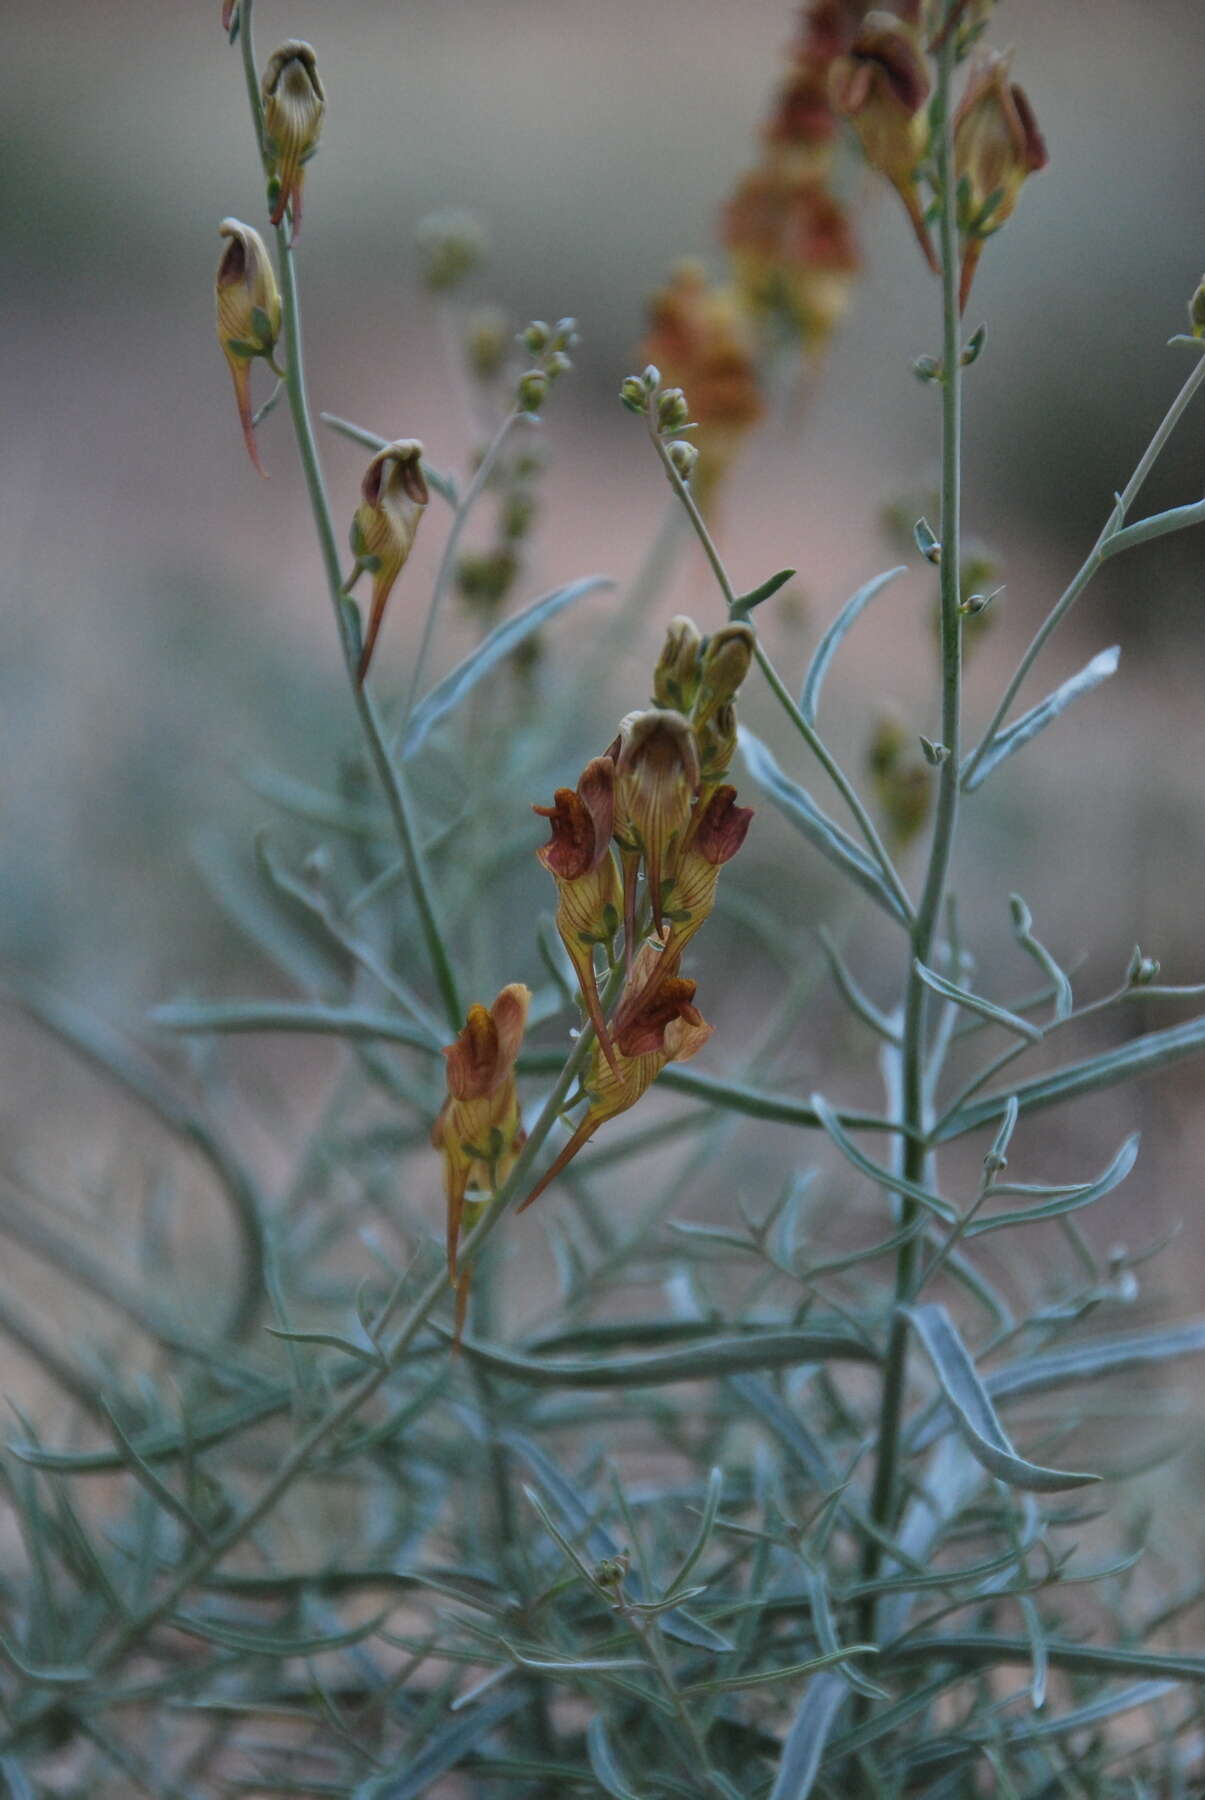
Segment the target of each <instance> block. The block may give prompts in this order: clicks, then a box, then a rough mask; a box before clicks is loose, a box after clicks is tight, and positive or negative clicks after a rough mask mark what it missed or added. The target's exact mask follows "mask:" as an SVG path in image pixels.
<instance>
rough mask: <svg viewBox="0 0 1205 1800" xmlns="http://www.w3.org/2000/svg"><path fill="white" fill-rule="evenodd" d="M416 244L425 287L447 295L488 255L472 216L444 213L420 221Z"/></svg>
mask: <svg viewBox="0 0 1205 1800" xmlns="http://www.w3.org/2000/svg"><path fill="white" fill-rule="evenodd" d="M415 244H416V246H417V249H418V254H419V261H420V263H421V266H422V282H423V286H424V287H425V288H427V289H428V290H429V291H430V292H431V293H433V294H447V293H450V292H451V291H452V290H453V288H458V287H459V286H460V285H461V283H462V282H463V281H464V280H465V278H466V277H467V276H469V275H471V274H472V272H473V270H474V269H475V268H476V267H477V265H478V264H479V263H481V262H483V261H484V259H485V255H486V248H487V246H486V239H485V233H484V231H483V230H482V229H481V226H480V224H479V223H478V221H477V220H476V219H475V218H474V217H473V215H472V213H467V212H455V211H451V210H448V211H441V212H433V213H428V215H427V217H426V218H425V219H420V220H419V223H418V229H417V230H416V232H415Z"/></svg>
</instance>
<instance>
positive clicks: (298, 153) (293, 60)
mask: <svg viewBox="0 0 1205 1800" xmlns="http://www.w3.org/2000/svg"><path fill="white" fill-rule="evenodd" d="M263 101H264V150H265V153H266V155H267V157H268V161H269V163H270V165H271V176H272V180H273V181H274V182H276V183H278V184H279V186H278V191H277V195H276V204H275V205H274V206H273V208H272V223H273V225H279V224H280V221H281V220H282V219H283V218H284V216H285V209H286V208H291V209H292V213H293V235H294V237H296V235H297V233H298V231H300V229H301V189H302V182H303V180H304V174H305V164H306V163H307V162H308V161H309V160H310V157H311V156H313V154H314V152H315V150H317V148H318V139H319V138H320V137H321V135H322V118H323V114H324V113H325V112H326V95H325V93H324V92H323V89H322V82H321V80H320V79H319V75H318V60H317V58H316V56H315V55H314V50H313V46H312V45H310V44H307V43H304V42H303V41H302V40H301V39H300V38H290V39H289V41H288V43H285V44H282V45H281V46H280V49H279V50H276V51H274V52H273V54H272V55H271V56H270V57H269V59H268V66H267V68H266V69H265V70H264V78H263Z"/></svg>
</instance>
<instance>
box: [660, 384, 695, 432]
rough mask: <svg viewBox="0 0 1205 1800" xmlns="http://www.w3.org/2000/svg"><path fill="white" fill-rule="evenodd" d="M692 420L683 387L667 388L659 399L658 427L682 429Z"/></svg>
mask: <svg viewBox="0 0 1205 1800" xmlns="http://www.w3.org/2000/svg"><path fill="white" fill-rule="evenodd" d="M689 420H690V408H689V406H688V405H687V404H686V395H685V394H684V393H683V392H682V389H681V388H666V390H665V392H664V393H663V394H661V395H659V396H658V399H657V429H658V430H659V431H681V430H682V429H683V427H684V426H685V425H686V424H688V422H689Z"/></svg>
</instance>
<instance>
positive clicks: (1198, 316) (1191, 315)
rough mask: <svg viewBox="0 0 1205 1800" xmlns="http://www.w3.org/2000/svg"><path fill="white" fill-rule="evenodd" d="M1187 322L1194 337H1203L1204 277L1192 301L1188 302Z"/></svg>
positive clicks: (1204, 335) (1204, 331)
mask: <svg viewBox="0 0 1205 1800" xmlns="http://www.w3.org/2000/svg"><path fill="white" fill-rule="evenodd" d="M1188 322H1189V324H1190V325H1191V326H1192V335H1193V336H1194V337H1205V275H1202V277H1201V284H1200V286H1199V287H1198V289H1197V291H1196V293H1195V294H1194V295H1193V297H1192V299H1191V300H1190V301H1189V302H1188Z"/></svg>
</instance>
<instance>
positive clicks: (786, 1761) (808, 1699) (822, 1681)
mask: <svg viewBox="0 0 1205 1800" xmlns="http://www.w3.org/2000/svg"><path fill="white" fill-rule="evenodd" d="M848 1691H849V1690H848V1689H847V1688H846V1686H845V1684H844V1682H843V1681H842V1680H841V1678H840V1676H838V1675H817V1677H816V1679H815V1680H814V1681H811V1682H809V1683H808V1688H807V1692H806V1693H805V1694H804V1696H803V1699H802V1700H801V1701H800V1703H799V1707H798V1710H797V1711H796V1713H795V1718H794V1722H793V1723H792V1725H791V1729H790V1731H789V1732H788V1733H787V1741H786V1743H785V1744H784V1745H783V1747H782V1760H781V1761H780V1762H779V1765H778V1774H777V1775H776V1776H775V1778H774V1786H773V1787H772V1788H771V1790H770V1800H807V1797H808V1795H809V1794H810V1793H811V1791H812V1787H813V1785H814V1783H815V1780H816V1776H817V1773H818V1772H819V1769H820V1763H821V1759H822V1758H823V1756H824V1746H825V1744H826V1743H827V1741H828V1735H829V1732H830V1731H831V1730H832V1728H833V1723H834V1721H835V1720H836V1717H837V1714H838V1712H839V1711H840V1710H841V1705H842V1702H843V1701H844V1700H845V1697H846V1694H847V1693H848Z"/></svg>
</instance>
